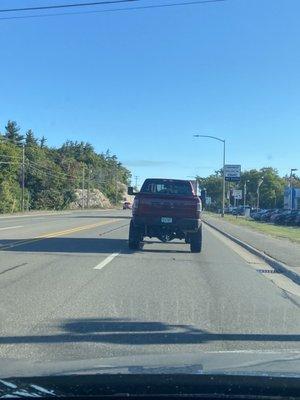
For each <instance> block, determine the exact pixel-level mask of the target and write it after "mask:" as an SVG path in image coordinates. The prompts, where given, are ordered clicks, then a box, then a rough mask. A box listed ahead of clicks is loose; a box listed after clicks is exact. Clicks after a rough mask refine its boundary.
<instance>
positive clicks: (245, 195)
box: [244, 180, 249, 213]
mask: <svg viewBox="0 0 300 400" xmlns="http://www.w3.org/2000/svg"><path fill="white" fill-rule="evenodd" d="M248 182H249V180H247V181H245V183H244V213H245V210H246V197H247V183H248Z"/></svg>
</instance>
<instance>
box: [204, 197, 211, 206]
mask: <svg viewBox="0 0 300 400" xmlns="http://www.w3.org/2000/svg"><path fill="white" fill-rule="evenodd" d="M205 203H206V205H207V206H210V205H211V197H210V196H206V197H205Z"/></svg>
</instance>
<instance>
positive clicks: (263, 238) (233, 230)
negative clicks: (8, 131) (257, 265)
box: [203, 213, 300, 279]
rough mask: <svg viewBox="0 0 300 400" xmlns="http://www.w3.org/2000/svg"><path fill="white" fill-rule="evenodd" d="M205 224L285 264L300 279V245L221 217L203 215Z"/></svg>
mask: <svg viewBox="0 0 300 400" xmlns="http://www.w3.org/2000/svg"><path fill="white" fill-rule="evenodd" d="M203 220H204V222H207V223H209V224H210V225H211V226H212V227H215V228H217V229H218V230H219V231H221V232H224V233H225V234H228V235H231V236H233V237H234V238H236V239H238V240H240V241H242V242H244V243H246V244H247V245H249V246H251V247H253V248H254V249H257V250H258V251H259V252H261V253H263V254H265V255H267V256H269V257H271V258H273V259H275V260H277V261H278V262H280V263H282V264H284V265H285V266H286V268H288V269H289V270H291V271H292V272H293V273H295V274H297V275H298V276H299V279H300V261H299V260H300V245H299V244H297V243H293V242H290V241H289V240H286V239H277V238H273V237H271V236H269V235H265V234H263V233H260V232H255V231H253V230H252V229H249V228H247V227H243V226H239V225H234V224H233V223H231V222H228V221H226V220H223V219H221V217H219V216H212V215H210V214H209V215H208V214H206V213H204V214H203Z"/></svg>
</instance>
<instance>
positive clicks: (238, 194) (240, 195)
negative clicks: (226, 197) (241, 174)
mask: <svg viewBox="0 0 300 400" xmlns="http://www.w3.org/2000/svg"><path fill="white" fill-rule="evenodd" d="M233 197H234V198H235V199H236V200H241V199H242V198H243V191H242V190H239V189H233Z"/></svg>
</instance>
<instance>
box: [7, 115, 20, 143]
mask: <svg viewBox="0 0 300 400" xmlns="http://www.w3.org/2000/svg"><path fill="white" fill-rule="evenodd" d="M19 132H20V127H19V126H18V124H17V123H16V121H11V120H9V121H8V122H7V125H6V127H5V134H4V136H5V137H6V138H7V139H9V140H11V141H12V142H14V143H16V144H20V143H22V142H23V140H24V136H22V135H21V134H20V133H19Z"/></svg>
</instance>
